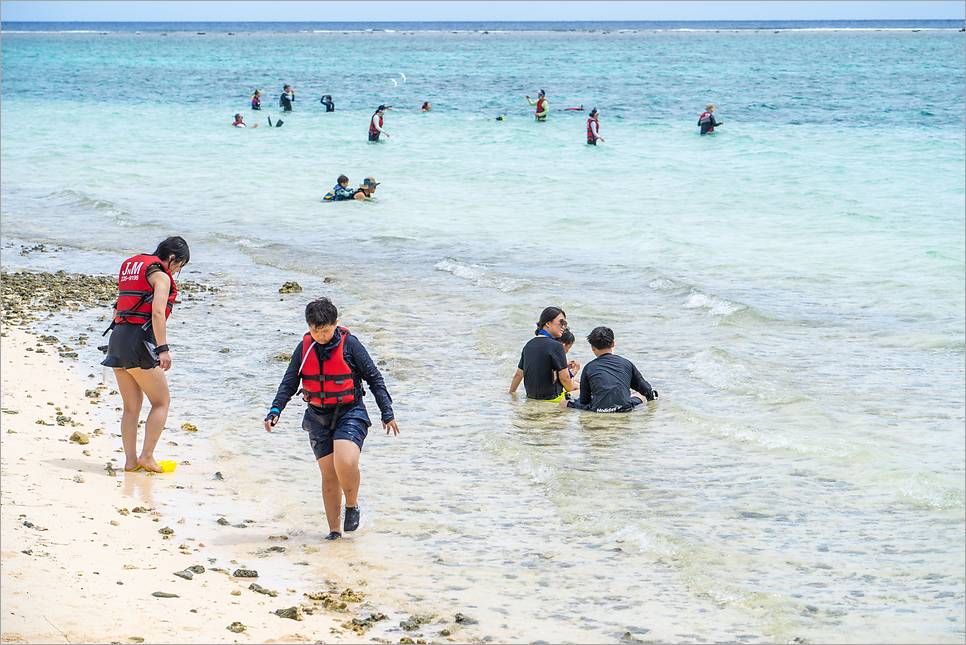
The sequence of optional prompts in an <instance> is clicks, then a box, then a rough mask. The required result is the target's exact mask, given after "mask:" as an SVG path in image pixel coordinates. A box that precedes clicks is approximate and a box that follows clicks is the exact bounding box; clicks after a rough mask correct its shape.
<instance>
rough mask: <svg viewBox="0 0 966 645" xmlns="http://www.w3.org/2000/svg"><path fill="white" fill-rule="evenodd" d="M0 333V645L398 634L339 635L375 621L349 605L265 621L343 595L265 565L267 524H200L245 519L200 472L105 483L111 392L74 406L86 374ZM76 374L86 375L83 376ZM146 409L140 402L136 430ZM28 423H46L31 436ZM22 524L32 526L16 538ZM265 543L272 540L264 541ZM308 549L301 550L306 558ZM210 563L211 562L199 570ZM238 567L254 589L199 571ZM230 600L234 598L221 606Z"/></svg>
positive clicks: (240, 507)
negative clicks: (258, 588)
mask: <svg viewBox="0 0 966 645" xmlns="http://www.w3.org/2000/svg"><path fill="white" fill-rule="evenodd" d="M3 331H4V333H5V336H4V337H3V339H2V353H0V356H2V359H0V360H2V369H0V374H2V381H3V390H2V394H3V398H2V407H3V414H2V415H0V449H2V450H0V466H2V473H0V475H2V479H0V483H2V485H0V536H2V545H0V546H2V555H0V557H2V567H0V611H2V614H0V615H2V618H0V639H2V641H3V642H33V643H62V642H71V643H78V642H120V643H131V642H140V641H138V640H137V639H136V638H135V637H140V638H143V639H144V641H145V642H149V643H179V642H180V643H187V642H191V643H249V642H262V643H274V642H326V643H338V642H362V641H370V640H382V641H383V642H395V641H398V639H399V638H400V637H401V636H406V634H405V633H398V632H397V633H396V634H394V635H391V636H390V635H387V634H386V635H384V637H383V638H379V639H375V638H373V637H374V636H375V635H376V634H377V633H378V632H380V631H382V632H383V634H385V629H386V628H387V627H390V626H392V625H398V621H399V617H398V616H395V617H393V618H392V619H390V620H388V621H384V622H381V623H379V624H378V626H379V628H381V629H373V631H371V632H369V633H367V634H365V635H360V634H357V633H354V632H352V631H349V630H347V629H345V628H343V627H341V626H340V625H341V624H342V623H344V622H345V621H348V620H351V619H352V618H354V617H357V618H365V617H368V616H369V614H370V613H371V612H373V611H376V609H374V608H373V606H372V605H370V604H369V603H368V602H363V603H349V605H348V610H347V613H335V612H327V611H325V610H324V609H322V608H321V607H319V608H318V609H316V610H315V611H314V613H313V614H311V615H305V617H304V620H303V621H301V622H297V621H295V620H291V619H287V618H281V617H279V616H276V615H274V614H272V613H271V612H273V611H274V610H276V609H284V608H287V607H292V606H295V605H299V604H303V605H304V606H310V605H312V603H311V601H310V600H309V599H308V598H306V597H304V595H303V593H304V592H319V591H328V590H334V591H335V594H336V595H337V594H338V593H339V592H340V591H342V590H343V589H345V588H346V586H347V585H345V584H342V583H328V584H327V583H326V580H325V578H324V577H321V576H322V575H324V572H319V571H318V570H313V574H314V575H309V576H306V575H302V576H301V578H300V577H299V576H297V575H289V576H288V577H286V576H285V575H283V574H281V573H278V572H279V571H282V572H284V571H291V570H292V569H293V563H292V561H291V560H292V558H291V557H288V556H284V557H283V556H281V555H280V554H277V553H268V554H266V552H265V550H266V548H267V547H270V546H272V545H286V544H291V542H289V541H286V540H281V539H278V538H277V537H276V535H277V534H278V533H279V532H281V533H284V528H278V527H275V526H271V523H270V522H267V521H266V522H261V523H259V522H254V523H252V524H251V525H250V526H251V530H248V531H242V530H240V529H237V528H233V527H231V526H224V527H223V526H219V525H217V524H216V523H215V522H214V521H213V520H214V518H215V516H217V515H221V514H224V515H226V516H227V517H228V518H229V520H231V521H232V523H235V522H239V521H240V520H241V518H243V517H250V516H251V515H250V514H249V513H246V511H245V510H244V504H243V501H242V503H241V504H239V502H233V501H232V500H231V493H230V492H228V491H224V492H222V491H220V489H219V487H218V484H222V482H217V481H213V480H212V477H211V473H210V472H208V471H206V472H205V473H201V472H197V471H198V470H199V469H198V468H197V467H194V466H192V464H190V463H189V464H185V463H183V464H182V465H181V466H179V469H178V471H176V472H175V473H171V474H164V475H156V474H148V473H145V472H136V473H124V472H123V471H119V472H118V473H117V476H116V477H112V476H110V475H109V473H108V472H107V471H106V470H105V464H106V463H107V462H108V461H110V460H111V458H112V457H113V458H116V459H117V461H116V462H112V463H114V464H115V465H116V466H117V467H118V468H121V467H122V465H123V463H124V458H123V454H122V453H120V452H117V450H118V449H119V448H120V446H121V440H120V437H117V436H112V435H113V434H114V433H118V432H119V425H118V424H119V420H120V412H119V411H117V410H116V408H117V407H119V406H120V405H121V403H120V397H119V396H118V395H116V394H115V395H110V394H109V392H110V390H113V389H114V388H115V387H116V384H115V383H114V382H113V377H111V376H109V377H108V380H107V381H106V383H105V385H106V386H107V389H104V390H102V395H101V396H100V397H99V398H98V401H100V402H98V403H92V401H94V399H92V398H88V397H85V391H86V390H89V389H92V388H95V387H97V386H98V385H100V384H101V374H102V370H101V368H100V367H99V366H90V365H87V366H84V365H79V364H77V362H76V361H72V360H69V359H68V360H66V361H62V360H61V359H60V358H59V357H58V356H57V355H56V354H55V353H50V352H52V351H53V350H52V348H50V346H49V345H48V346H47V347H48V350H47V351H48V353H46V354H38V353H36V352H31V351H27V348H28V347H36V345H37V338H36V337H35V336H33V335H30V334H29V333H26V332H25V331H24V330H22V329H20V328H11V327H10V326H7V325H5V326H4V327H3ZM77 372H80V373H77ZM90 373H95V374H96V376H95V377H94V378H90V377H88V374H90ZM48 402H51V403H54V404H55V405H53V406H52V405H48ZM55 407H60V409H61V413H62V414H63V415H65V416H69V417H71V419H72V421H73V422H75V423H79V424H83V425H77V426H76V427H72V426H71V425H70V423H68V424H67V425H64V426H58V425H50V424H55V418H56V415H57V414H58V413H57V412H56V411H55ZM149 408H150V405H149V404H148V403H147V402H145V406H144V409H143V410H142V418H144V416H146V414H147V412H148V409H149ZM38 420H43V421H44V422H46V423H47V424H48V425H39V424H37V423H36V422H37V421H38ZM98 428H102V429H103V434H100V435H97V436H95V435H93V434H92V433H93V432H94V431H95V429H98ZM75 430H77V431H82V432H84V433H87V434H88V435H91V437H90V443H89V444H88V445H79V444H78V443H74V442H69V441H67V439H68V438H69V437H70V436H71V434H72V433H73V432H74V431H75ZM183 436H184V434H183V433H182V435H180V436H179V435H178V433H177V432H170V433H169V432H167V431H166V432H165V434H164V435H163V436H162V438H161V443H160V444H159V448H158V451H157V454H158V458H159V459H160V458H171V457H172V456H174V457H177V458H178V459H179V461H181V462H184V461H185V459H184V456H185V455H179V454H174V455H171V454H170V452H176V449H175V448H174V447H173V445H172V444H169V441H170V440H171V439H176V440H177V441H182V437H183ZM169 446H170V447H169ZM178 449H183V446H182V447H181V448H178ZM84 451H87V452H88V453H89V454H85V452H84ZM169 451H170V452H169ZM186 454H187V456H190V453H186ZM175 489H185V492H184V493H182V491H181V490H175ZM202 491H204V492H202ZM175 493H182V494H184V495H188V494H191V493H194V494H195V495H196V497H195V498H194V501H191V502H185V503H184V504H183V505H182V506H180V507H177V508H173V506H177V505H176V504H173V503H169V502H171V500H172V499H175V498H173V497H172V495H174V494H175ZM156 500H157V501H156ZM199 500H205V501H199ZM189 503H190V504H193V505H194V506H201V507H202V508H203V509H204V513H206V516H205V517H206V518H208V519H207V520H205V522H204V523H203V522H202V521H200V516H197V517H193V518H191V519H185V518H184V517H183V515H184V514H185V512H186V510H188V511H189V515H190V509H188V508H187V506H188V504H189ZM138 506H143V507H148V508H154V507H155V506H157V510H153V511H151V512H148V513H129V514H121V513H120V512H119V509H128V511H130V510H131V509H133V508H135V507H138ZM195 512H196V513H197V512H199V511H198V510H197V509H195ZM196 520H198V521H196ZM25 522H29V523H32V524H33V525H34V526H33V527H28V526H26V525H25ZM209 525H210V526H209ZM162 527H170V528H171V529H173V530H174V534H172V535H170V536H164V535H161V534H160V533H159V529H161V528H162ZM259 529H261V530H259ZM239 536H243V537H239ZM271 537H275V539H274V540H271V541H270V538H271ZM206 541H207V542H208V543H209V546H206V545H205V542H206ZM216 543H217V544H216ZM317 548H318V547H313V548H311V549H303V552H304V553H313V552H314V551H315V550H316V549H317ZM25 552H27V553H25ZM299 555H300V554H299ZM323 555H324V552H323ZM211 557H215V558H217V561H216V562H215V563H211V562H209V558H211ZM232 560H234V561H235V562H236V564H233V563H232ZM315 560H316V562H313V563H312V566H318V565H319V562H318V561H319V560H321V557H320V556H316V557H315ZM323 563H324V561H323ZM192 565H202V566H204V567H205V568H206V569H208V570H207V571H206V572H205V573H202V574H197V575H195V576H194V578H193V579H192V580H184V579H181V578H179V577H176V576H174V575H173V573H174V572H175V571H181V570H183V569H185V568H186V567H189V566H192ZM241 565H247V566H248V568H251V569H255V570H258V571H259V574H260V577H259V578H257V579H254V580H253V579H250V578H241V577H240V578H234V577H232V576H230V575H228V574H226V573H218V572H215V571H211V570H210V569H211V568H212V567H220V568H224V569H227V570H228V571H230V572H234V571H235V570H236V569H238V568H239V567H240V566H241ZM296 568H298V567H296ZM302 570H306V571H307V570H309V569H308V568H307V567H302ZM305 580H310V581H317V583H315V584H313V583H312V582H305ZM252 582H257V583H259V584H261V585H262V586H264V587H267V588H269V589H273V590H275V591H277V592H278V597H275V598H272V597H268V596H266V595H262V594H259V593H256V592H254V591H250V590H249V588H248V587H249V585H250V584H251V583H252ZM279 584H283V585H284V586H281V587H279V586H278V585H279ZM156 591H161V592H167V593H173V594H178V595H179V596H180V597H179V598H156V597H153V596H152V595H151V594H152V593H153V592H156ZM233 591H239V592H240V595H237V596H233V595H232V592H233ZM365 592H368V590H365ZM236 621H237V622H240V623H242V624H243V625H245V626H246V627H247V629H246V631H245V632H244V633H233V632H231V631H229V630H228V629H227V627H228V626H229V625H231V624H232V623H234V622H236ZM396 629H398V627H397V628H396ZM394 631H395V630H394ZM386 636H388V638H387V637H386ZM390 639H391V640H390Z"/></svg>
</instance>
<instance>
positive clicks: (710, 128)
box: [698, 103, 724, 134]
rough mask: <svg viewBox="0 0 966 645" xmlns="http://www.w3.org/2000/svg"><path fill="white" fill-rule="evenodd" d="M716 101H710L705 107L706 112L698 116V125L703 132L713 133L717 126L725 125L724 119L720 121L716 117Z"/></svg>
mask: <svg viewBox="0 0 966 645" xmlns="http://www.w3.org/2000/svg"><path fill="white" fill-rule="evenodd" d="M714 110H715V107H714V103H708V106H707V107H706V108H704V112H702V113H701V116H700V117H698V125H700V126H701V134H711V133H712V132H714V129H715V127H716V126H719V125H724V121H718V120H716V119H715V118H714Z"/></svg>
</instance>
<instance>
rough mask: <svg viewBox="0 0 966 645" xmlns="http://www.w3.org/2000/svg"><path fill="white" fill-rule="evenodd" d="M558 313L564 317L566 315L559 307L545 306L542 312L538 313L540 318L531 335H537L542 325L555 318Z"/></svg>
mask: <svg viewBox="0 0 966 645" xmlns="http://www.w3.org/2000/svg"><path fill="white" fill-rule="evenodd" d="M560 314H563V317H564V318H566V317H567V314H565V313H564V310H563V309H561V308H559V307H547V308H546V309H544V310H543V313H542V314H540V320H538V321H537V331H535V332H533V335H534V336H537V335H539V334H540V330H541V329H543V326H544V325H546V324H547V323H548V322H550V321H552V320H553V319H555V318H556V317H557V316H559V315H560Z"/></svg>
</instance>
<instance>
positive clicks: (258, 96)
mask: <svg viewBox="0 0 966 645" xmlns="http://www.w3.org/2000/svg"><path fill="white" fill-rule="evenodd" d="M252 109H253V110H261V109H262V91H261V90H255V94H254V96H252Z"/></svg>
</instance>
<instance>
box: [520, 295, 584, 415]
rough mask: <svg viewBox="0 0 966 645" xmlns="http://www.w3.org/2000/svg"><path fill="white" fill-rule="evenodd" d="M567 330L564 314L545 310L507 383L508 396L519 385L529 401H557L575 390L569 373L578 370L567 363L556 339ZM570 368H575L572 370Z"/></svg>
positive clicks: (564, 352) (578, 367) (549, 308)
mask: <svg viewBox="0 0 966 645" xmlns="http://www.w3.org/2000/svg"><path fill="white" fill-rule="evenodd" d="M565 329H567V314H565V313H564V311H563V310H562V309H560V308H558V307H547V308H546V309H544V310H543V312H542V313H541V314H540V320H538V321H537V330H536V331H535V332H534V336H535V338H531V339H530V341H529V342H528V343H527V344H526V345H524V346H523V351H522V352H520V363H519V364H518V365H517V371H516V373H515V374H514V375H513V379H512V380H511V381H510V392H509V393H510V394H514V393H515V392H516V391H517V388H518V387H520V383H521V382H523V386H524V387H525V388H526V390H527V398H528V399H540V400H542V401H559V400H560V399H562V398H564V396H565V395H566V393H567V392H574V391H576V390H577V385H576V384H575V383H574V382H573V380H572V379H571V376H570V372H571V371H573V372H574V373H576V372H577V370H579V369H580V366H579V365H577V364H576V362H574V364H573V365H568V363H567V352H566V351H565V350H564V346H563V345H562V344H561V343H560V342H558V340H557V339H559V338H560V337H561V335H562V334H563V332H564V330H565ZM571 367H573V368H575V369H573V370H571Z"/></svg>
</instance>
